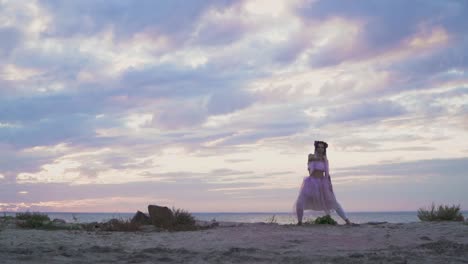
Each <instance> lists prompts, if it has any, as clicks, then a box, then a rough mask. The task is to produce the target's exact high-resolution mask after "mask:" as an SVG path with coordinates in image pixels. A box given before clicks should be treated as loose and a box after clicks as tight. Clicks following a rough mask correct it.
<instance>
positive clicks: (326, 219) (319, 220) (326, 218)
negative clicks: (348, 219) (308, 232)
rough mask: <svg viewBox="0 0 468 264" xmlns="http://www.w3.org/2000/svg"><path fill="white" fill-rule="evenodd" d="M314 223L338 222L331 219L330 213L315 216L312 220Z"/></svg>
mask: <svg viewBox="0 0 468 264" xmlns="http://www.w3.org/2000/svg"><path fill="white" fill-rule="evenodd" d="M313 223H314V224H316V225H336V224H338V223H337V222H336V220H335V219H333V218H332V217H331V216H330V215H325V216H321V217H317V218H316V219H315V220H314V221H313Z"/></svg>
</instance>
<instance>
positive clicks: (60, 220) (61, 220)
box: [52, 218, 67, 224]
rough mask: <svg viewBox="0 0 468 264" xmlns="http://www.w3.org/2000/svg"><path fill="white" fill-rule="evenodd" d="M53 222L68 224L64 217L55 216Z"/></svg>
mask: <svg viewBox="0 0 468 264" xmlns="http://www.w3.org/2000/svg"><path fill="white" fill-rule="evenodd" d="M52 223H54V224H66V223H67V222H66V221H65V220H63V219H59V218H55V219H54V220H52Z"/></svg>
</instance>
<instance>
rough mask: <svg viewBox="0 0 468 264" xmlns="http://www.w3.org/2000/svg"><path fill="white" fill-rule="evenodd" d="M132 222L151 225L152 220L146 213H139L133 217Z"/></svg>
mask: <svg viewBox="0 0 468 264" xmlns="http://www.w3.org/2000/svg"><path fill="white" fill-rule="evenodd" d="M131 222H132V223H134V224H140V225H150V224H151V219H150V218H149V216H147V215H146V214H145V213H143V212H141V211H137V212H136V214H135V215H134V216H133V218H132V220H131Z"/></svg>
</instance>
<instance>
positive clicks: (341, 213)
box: [335, 202, 351, 225]
mask: <svg viewBox="0 0 468 264" xmlns="http://www.w3.org/2000/svg"><path fill="white" fill-rule="evenodd" d="M335 210H336V213H337V214H338V215H339V216H340V217H341V218H342V219H343V220H344V221H345V222H346V224H348V225H349V224H351V222H350V221H349V219H348V217H347V216H346V213H345V211H344V210H343V207H341V205H340V203H339V202H336V208H335Z"/></svg>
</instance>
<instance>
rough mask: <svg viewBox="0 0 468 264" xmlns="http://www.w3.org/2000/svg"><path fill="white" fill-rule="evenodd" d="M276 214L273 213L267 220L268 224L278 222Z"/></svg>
mask: <svg viewBox="0 0 468 264" xmlns="http://www.w3.org/2000/svg"><path fill="white" fill-rule="evenodd" d="M276 223H277V221H276V215H272V216H271V217H270V218H268V220H267V224H276Z"/></svg>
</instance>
